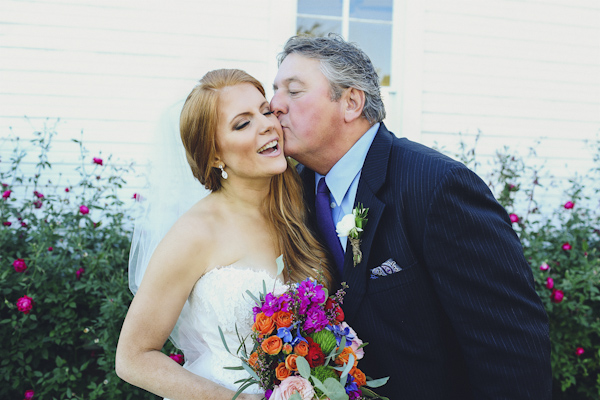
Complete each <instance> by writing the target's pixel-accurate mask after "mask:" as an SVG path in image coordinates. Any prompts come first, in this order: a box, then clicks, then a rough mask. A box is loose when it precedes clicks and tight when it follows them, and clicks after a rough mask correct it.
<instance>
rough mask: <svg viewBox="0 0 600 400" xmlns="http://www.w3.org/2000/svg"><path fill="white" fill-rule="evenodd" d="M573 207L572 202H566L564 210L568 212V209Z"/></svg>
mask: <svg viewBox="0 0 600 400" xmlns="http://www.w3.org/2000/svg"><path fill="white" fill-rule="evenodd" d="M573 207H575V203H573V202H572V201H567V202H566V203H565V208H566V209H567V210H569V209H571V208H573Z"/></svg>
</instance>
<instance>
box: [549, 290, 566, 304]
mask: <svg viewBox="0 0 600 400" xmlns="http://www.w3.org/2000/svg"><path fill="white" fill-rule="evenodd" d="M564 297H565V293H564V292H563V291H562V290H556V289H552V293H551V294H550V300H551V301H552V302H553V303H560V302H561V301H563V298H564Z"/></svg>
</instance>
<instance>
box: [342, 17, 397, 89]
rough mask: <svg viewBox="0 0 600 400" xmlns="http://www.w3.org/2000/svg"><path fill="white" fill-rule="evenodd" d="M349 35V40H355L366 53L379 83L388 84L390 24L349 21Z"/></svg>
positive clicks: (390, 40)
mask: <svg viewBox="0 0 600 400" xmlns="http://www.w3.org/2000/svg"><path fill="white" fill-rule="evenodd" d="M349 36H350V37H349V38H348V40H349V41H351V42H355V43H356V44H358V45H359V46H360V48H361V49H363V50H364V52H365V53H367V55H368V56H369V58H370V59H371V61H372V62H373V65H374V66H375V70H376V71H377V74H378V75H379V81H380V82H381V84H382V85H383V86H389V85H390V71H391V67H392V25H391V24H390V25H388V24H374V23H368V22H350V31H349Z"/></svg>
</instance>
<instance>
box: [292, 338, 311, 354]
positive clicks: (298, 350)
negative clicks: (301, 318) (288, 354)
mask: <svg viewBox="0 0 600 400" xmlns="http://www.w3.org/2000/svg"><path fill="white" fill-rule="evenodd" d="M294 353H295V354H298V355H299V356H300V357H306V356H307V355H308V343H306V342H304V341H300V342H298V344H297V345H296V346H295V347H294Z"/></svg>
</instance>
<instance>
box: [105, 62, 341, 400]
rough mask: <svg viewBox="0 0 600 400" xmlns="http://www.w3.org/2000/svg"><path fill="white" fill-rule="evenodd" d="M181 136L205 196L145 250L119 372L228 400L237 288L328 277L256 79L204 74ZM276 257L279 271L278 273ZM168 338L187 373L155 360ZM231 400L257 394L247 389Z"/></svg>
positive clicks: (239, 315) (187, 394)
mask: <svg viewBox="0 0 600 400" xmlns="http://www.w3.org/2000/svg"><path fill="white" fill-rule="evenodd" d="M180 130H181V139H182V142H183V146H184V147H185V153H186V156H187V162H188V163H189V165H190V167H191V170H192V173H193V175H194V177H195V178H196V179H197V180H198V181H199V182H200V183H201V184H202V185H204V186H205V187H206V188H207V189H208V190H209V191H210V194H208V195H207V196H206V197H204V198H202V199H201V200H199V201H198V202H197V203H196V204H194V205H193V206H192V207H191V208H190V209H189V210H188V211H187V212H185V213H184V214H183V215H182V216H181V217H180V218H179V219H178V220H177V221H176V222H175V223H174V225H173V226H172V228H171V229H170V230H169V231H168V233H167V234H166V235H165V236H164V238H163V239H162V240H161V241H160V243H159V244H158V246H157V247H156V250H155V251H154V252H153V254H152V257H151V258H150V261H149V263H148V264H147V268H146V269H145V272H144V273H143V275H144V276H143V280H142V281H141V284H140V285H139V290H138V291H137V293H136V295H135V297H134V299H133V301H132V303H131V306H130V308H129V311H128V313H127V317H126V318H125V322H124V323H123V328H122V331H121V335H120V338H119V343H118V346H117V357H116V371H117V374H118V376H119V377H121V378H122V379H124V380H125V381H127V382H129V383H131V384H133V385H136V386H139V387H141V388H144V389H146V390H148V391H150V392H152V393H155V394H157V395H159V396H163V397H168V398H170V399H173V400H176V399H186V400H187V399H204V400H206V399H227V400H229V399H231V398H232V396H233V394H234V392H235V390H236V389H237V385H236V384H235V382H236V381H237V380H238V379H243V378H245V377H246V376H247V373H246V372H244V371H236V370H227V369H223V367H233V366H239V365H240V361H239V360H237V359H236V358H235V357H234V356H232V355H230V354H229V353H227V352H226V350H225V347H224V346H223V343H222V341H221V337H220V335H219V330H218V329H219V327H220V328H221V329H222V330H223V332H224V336H225V337H226V339H227V341H228V346H229V348H230V349H236V348H237V347H238V345H239V341H238V339H237V335H236V327H237V329H238V330H239V333H240V335H241V336H242V337H245V336H246V335H248V334H249V333H250V332H251V325H252V323H253V320H252V306H253V305H254V304H253V302H252V300H251V299H250V298H249V296H248V295H246V294H245V292H246V290H250V291H251V292H254V293H258V292H259V291H260V290H261V289H262V287H263V281H264V282H266V284H267V287H269V285H271V286H270V287H273V285H275V284H277V285H281V284H283V283H284V282H286V281H300V280H302V279H305V278H306V277H308V276H312V277H315V278H318V279H321V280H324V281H325V282H326V283H327V284H328V285H330V286H331V283H332V282H333V278H332V272H331V269H330V267H329V263H328V261H327V256H326V253H325V250H324V248H323V247H322V246H321V245H320V244H319V243H318V241H317V240H316V239H315V237H314V236H313V235H312V234H311V232H310V231H309V230H308V229H307V227H306V224H305V221H306V218H305V213H306V212H305V209H304V204H303V201H302V189H301V185H300V183H299V181H298V179H297V176H296V172H295V170H294V168H293V167H290V166H288V163H287V160H286V159H285V156H284V154H283V133H282V130H281V126H280V125H279V121H278V120H277V118H276V117H275V116H274V115H273V114H272V113H271V111H270V109H269V103H268V101H267V100H266V99H265V92H264V89H263V87H262V86H261V84H260V83H259V82H258V81H257V80H256V79H254V78H253V77H251V76H250V75H248V74H246V73H245V72H243V71H240V70H215V71H211V72H209V73H207V74H206V75H205V76H204V77H203V78H202V80H201V81H200V83H199V84H198V85H197V86H196V87H195V88H194V89H193V90H192V92H191V93H190V95H189V96H188V98H187V100H186V102H185V104H184V106H183V110H182V112H181V118H180ZM172 178H173V179H176V177H172ZM190 193H191V188H190ZM162 211H165V212H166V211H167V210H162ZM159 212H160V211H159ZM136 229H137V228H136ZM132 248H133V247H132ZM281 254H283V260H284V264H285V269H284V271H283V273H282V275H283V276H276V275H277V265H276V261H275V260H276V258H277V257H278V256H279V255H281ZM143 267H145V265H144V266H143ZM130 274H131V271H130ZM169 336H171V339H172V340H173V341H174V343H175V345H176V346H178V347H179V348H181V349H182V351H183V352H184V356H185V359H186V363H185V365H184V367H182V366H180V365H179V364H178V363H176V362H175V361H173V360H172V359H171V358H169V357H168V356H167V355H165V354H164V353H162V352H161V349H162V347H163V345H164V343H165V341H166V340H167V338H168V337H169ZM238 398H239V399H262V398H263V396H262V391H261V390H260V388H258V387H251V388H249V389H247V390H246V392H244V393H243V394H242V395H240V396H239V397H238Z"/></svg>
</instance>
